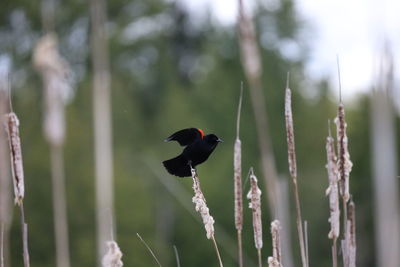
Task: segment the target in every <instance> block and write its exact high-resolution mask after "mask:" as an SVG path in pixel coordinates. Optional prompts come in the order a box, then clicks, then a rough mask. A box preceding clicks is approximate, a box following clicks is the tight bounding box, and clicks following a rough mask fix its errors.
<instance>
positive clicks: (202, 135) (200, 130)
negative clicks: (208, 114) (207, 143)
mask: <svg viewBox="0 0 400 267" xmlns="http://www.w3.org/2000/svg"><path fill="white" fill-rule="evenodd" d="M197 131H199V132H200V135H201V139H203V138H204V132H203V130H202V129H197Z"/></svg>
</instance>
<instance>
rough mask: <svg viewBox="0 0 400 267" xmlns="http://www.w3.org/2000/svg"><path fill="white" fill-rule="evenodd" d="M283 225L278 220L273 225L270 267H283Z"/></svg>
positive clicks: (269, 258)
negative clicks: (281, 232)
mask: <svg viewBox="0 0 400 267" xmlns="http://www.w3.org/2000/svg"><path fill="white" fill-rule="evenodd" d="M280 229H281V224H280V222H279V221H278V220H275V221H273V222H272V223H271V235H272V257H268V266H269V267H282V263H281V261H282V260H281V259H282V256H281V237H280V233H279V231H280Z"/></svg>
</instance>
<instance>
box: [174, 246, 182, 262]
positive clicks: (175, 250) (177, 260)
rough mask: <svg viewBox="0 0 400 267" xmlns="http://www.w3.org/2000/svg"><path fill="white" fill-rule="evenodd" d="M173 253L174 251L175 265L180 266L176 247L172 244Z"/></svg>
mask: <svg viewBox="0 0 400 267" xmlns="http://www.w3.org/2000/svg"><path fill="white" fill-rule="evenodd" d="M174 253H175V259H176V266H177V267H181V261H180V260H179V253H178V249H177V248H176V246H175V245H174Z"/></svg>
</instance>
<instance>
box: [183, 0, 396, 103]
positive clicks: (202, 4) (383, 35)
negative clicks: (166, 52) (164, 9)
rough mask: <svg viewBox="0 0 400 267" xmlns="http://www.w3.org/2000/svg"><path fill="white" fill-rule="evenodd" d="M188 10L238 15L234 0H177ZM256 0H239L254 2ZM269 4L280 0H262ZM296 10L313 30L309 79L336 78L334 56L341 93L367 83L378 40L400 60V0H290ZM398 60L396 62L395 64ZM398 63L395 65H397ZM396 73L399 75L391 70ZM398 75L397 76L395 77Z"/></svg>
mask: <svg viewBox="0 0 400 267" xmlns="http://www.w3.org/2000/svg"><path fill="white" fill-rule="evenodd" d="M181 2H182V3H184V5H185V6H187V7H188V9H189V10H191V11H193V12H192V14H194V15H200V13H201V10H207V8H209V9H211V12H212V15H213V18H214V20H216V21H217V22H219V23H221V24H228V25H229V24H232V23H234V22H235V20H236V16H237V0H218V1H215V0H181ZM254 2H255V0H247V1H246V0H244V3H245V5H250V6H252V5H254ZM260 2H261V3H262V4H264V5H270V6H274V5H276V4H279V2H280V1H279V0H261V1H260ZM295 4H296V9H297V12H298V14H299V15H300V16H301V17H302V18H303V19H305V20H307V21H308V23H309V24H310V25H311V29H310V30H311V31H313V32H312V33H313V35H310V36H315V38H313V40H310V44H311V50H312V54H311V55H312V56H311V58H309V61H308V62H307V65H306V72H307V76H308V77H309V78H310V79H318V78H322V77H326V76H329V77H331V82H332V83H333V84H337V67H336V56H337V55H339V58H340V69H341V80H342V89H343V96H344V97H346V96H350V95H354V93H357V92H363V91H367V90H369V89H370V87H371V86H370V85H371V84H373V83H374V80H375V79H376V76H377V74H376V73H377V65H378V63H379V62H380V61H381V57H380V55H381V53H382V52H381V51H382V47H383V40H385V39H386V40H387V41H388V42H389V43H390V44H391V46H392V50H393V53H394V55H393V60H394V63H395V68H396V65H399V62H400V53H399V52H397V51H396V50H398V49H396V48H397V47H400V15H399V12H400V1H399V0H351V1H348V0H295ZM396 63H397V64H396ZM398 69H400V68H398ZM395 77H400V71H399V70H397V71H396V75H395ZM397 80H399V79H398V78H397Z"/></svg>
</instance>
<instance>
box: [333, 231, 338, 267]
mask: <svg viewBox="0 0 400 267" xmlns="http://www.w3.org/2000/svg"><path fill="white" fill-rule="evenodd" d="M332 266H333V267H337V239H336V238H335V239H333V245H332Z"/></svg>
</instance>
